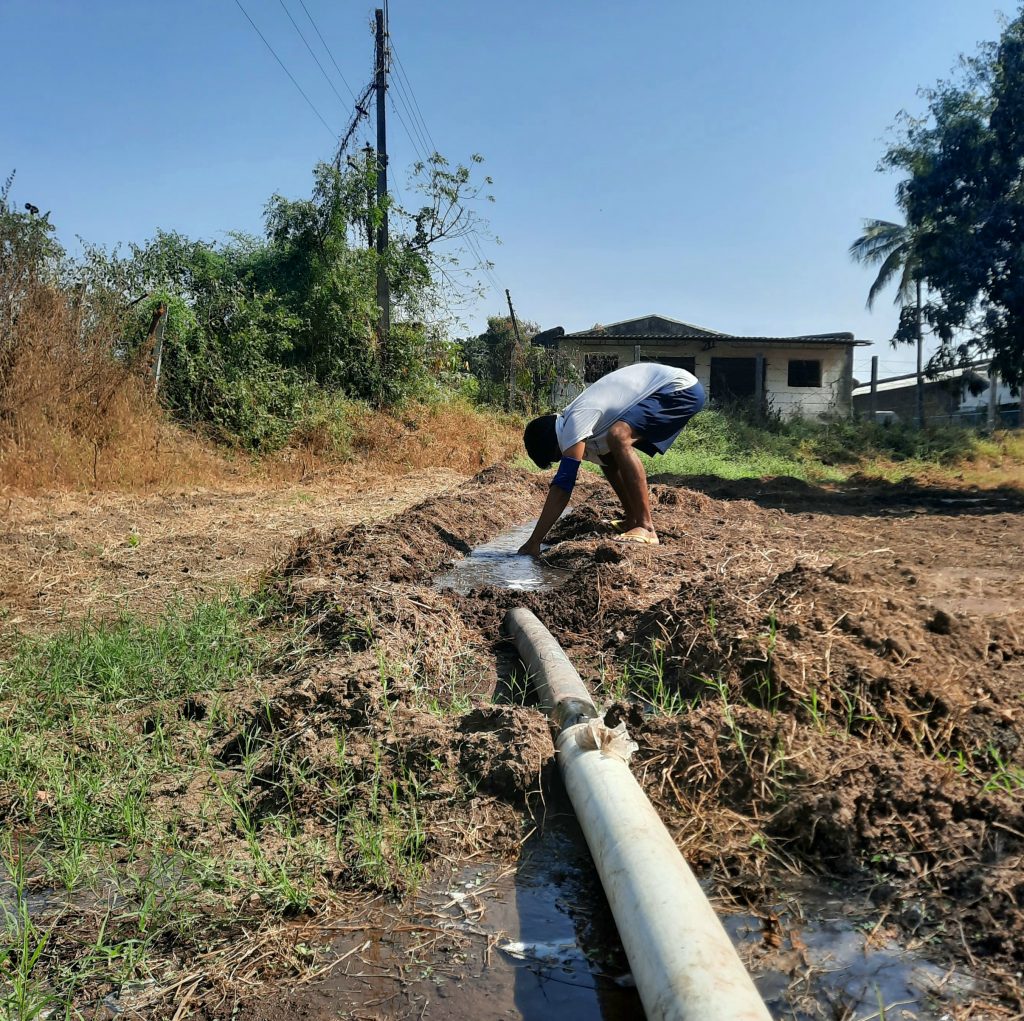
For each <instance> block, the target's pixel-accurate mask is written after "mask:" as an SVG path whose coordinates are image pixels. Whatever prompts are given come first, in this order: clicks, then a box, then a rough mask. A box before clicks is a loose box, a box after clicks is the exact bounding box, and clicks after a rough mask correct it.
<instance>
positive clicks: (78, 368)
mask: <svg viewBox="0 0 1024 1021" xmlns="http://www.w3.org/2000/svg"><path fill="white" fill-rule="evenodd" d="M4 333H5V335H4V336H3V337H2V338H0V353H2V360H0V486H10V487H16V488H18V489H22V490H37V489H45V488H82V487H89V488H140V487H149V486H152V485H154V484H155V483H172V484H173V483H181V482H183V481H190V482H194V481H196V480H197V479H201V478H203V477H209V476H210V475H218V474H222V473H223V471H224V469H225V467H226V465H225V462H224V459H223V458H221V457H218V456H217V455H216V454H215V453H214V452H213V451H212V450H211V449H210V448H209V447H207V446H206V445H205V444H203V443H202V442H200V441H199V440H198V439H196V438H195V437H193V436H191V435H190V434H188V433H187V432H185V431H184V430H182V429H180V428H176V427H174V426H172V425H171V424H170V423H168V422H167V420H166V418H165V416H164V413H163V412H162V410H161V409H160V407H159V405H158V403H157V401H156V399H155V396H154V394H153V391H152V382H151V380H150V377H149V375H148V373H147V372H146V368H147V364H146V359H145V357H144V356H143V357H141V358H138V357H137V358H127V357H125V356H124V353H123V352H120V351H119V350H118V342H119V336H120V333H119V329H118V321H117V318H116V316H115V315H113V314H111V313H107V312H105V311H103V310H102V309H100V308H97V307H95V306H92V305H90V303H89V302H88V301H86V300H84V298H83V297H82V296H80V295H78V294H76V292H74V291H68V290H63V289H60V288H58V287H56V286H54V285H53V284H50V283H47V282H42V281H39V280H35V281H31V282H29V283H28V285H27V286H25V287H24V288H23V289H22V290H21V292H20V294H19V296H18V307H17V314H16V315H15V316H12V317H11V319H10V320H8V325H7V328H6V329H5V331H4Z"/></svg>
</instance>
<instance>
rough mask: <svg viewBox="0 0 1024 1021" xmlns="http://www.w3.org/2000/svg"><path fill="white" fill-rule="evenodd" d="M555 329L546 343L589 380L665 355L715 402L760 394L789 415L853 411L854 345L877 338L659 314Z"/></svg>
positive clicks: (568, 395)
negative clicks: (729, 325) (749, 328)
mask: <svg viewBox="0 0 1024 1021" xmlns="http://www.w3.org/2000/svg"><path fill="white" fill-rule="evenodd" d="M556 333H560V331H548V333H547V334H543V335H541V336H542V337H544V338H545V339H544V340H542V341H541V342H542V343H545V342H547V343H549V344H551V345H552V346H557V347H558V349H559V351H560V352H562V353H563V354H566V355H568V357H569V358H571V359H572V361H573V363H574V364H575V365H576V367H577V369H578V370H579V373H580V376H581V378H582V379H583V384H584V385H586V384H588V383H593V382H594V381H595V380H597V379H600V378H601V376H603V375H605V373H607V372H612V371H613V370H615V369H619V368H622V367H623V366H626V365H632V364H633V363H634V362H649V361H653V362H663V363H664V364H666V365H675V366H678V367H679V368H683V369H688V370H689V371H690V372H692V373H693V374H694V375H695V376H696V377H697V378H698V379H699V380H700V381H701V383H702V384H703V385H704V388H705V390H706V391H707V393H708V398H709V401H710V402H711V403H713V404H715V403H717V404H726V403H729V402H731V401H740V400H750V401H754V402H757V401H758V400H760V401H761V402H762V403H763V406H764V407H766V408H768V409H770V410H773V411H776V412H779V413H780V414H781V415H783V416H784V417H786V418H795V417H803V418H816V417H818V416H829V415H839V416H849V415H850V413H851V398H850V395H851V392H852V390H853V349H854V348H855V347H859V346H861V345H865V344H869V343H870V341H866V340H855V339H854V336H853V334H852V333H822V334H815V335H813V336H804V337H737V336H733V335H731V334H728V333H720V332H718V331H717V330H709V329H706V328H705V327H702V326H694V325H693V324H691V323H684V322H680V321H679V320H678V319H669V318H668V317H667V316H659V315H649V316H642V317H641V318H639V319H627V320H625V321H624V322H621V323H611V324H610V325H608V326H595V327H593V328H591V329H589V330H580V331H579V332H578V333H566V334H564V335H562V336H554V335H555V334H556ZM549 337H550V340H549V339H548V338H549ZM538 339H540V338H538ZM758 377H760V380H759V378H758ZM580 389H581V387H579V386H572V387H570V386H563V387H562V388H561V390H560V393H559V394H558V398H559V400H560V401H561V402H563V403H564V402H565V401H568V400H571V399H572V398H573V397H575V396H576V394H577V393H579V391H580Z"/></svg>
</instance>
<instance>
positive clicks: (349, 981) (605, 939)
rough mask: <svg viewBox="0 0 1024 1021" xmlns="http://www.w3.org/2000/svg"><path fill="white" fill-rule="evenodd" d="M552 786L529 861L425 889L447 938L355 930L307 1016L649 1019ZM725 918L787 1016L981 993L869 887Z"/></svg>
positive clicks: (817, 1016)
mask: <svg viewBox="0 0 1024 1021" xmlns="http://www.w3.org/2000/svg"><path fill="white" fill-rule="evenodd" d="M554 788H555V789H552V790H549V791H548V793H547V805H546V808H544V809H543V813H542V814H543V817H542V820H541V821H539V823H538V829H537V830H536V831H535V832H534V833H533V834H532V835H531V836H530V837H529V839H528V840H527V841H526V842H525V843H524V845H523V850H522V853H521V855H520V857H519V859H518V861H516V862H514V863H498V862H477V863H474V864H472V865H469V866H467V867H464V868H461V869H459V870H457V871H456V872H455V873H454V874H453V875H452V876H451V877H450V879H449V880H448V881H447V882H445V883H443V884H439V885H437V886H433V887H431V888H427V889H425V890H423V891H422V892H421V893H420V895H419V897H418V898H417V902H416V905H415V907H414V908H413V910H412V911H410V912H409V914H408V915H407V916H406V920H408V921H410V922H415V921H419V922H426V923H429V926H430V927H431V932H435V933H442V934H443V935H442V936H433V935H432V936H430V937H429V940H428V941H425V942H423V943H420V944H417V945H412V944H411V943H409V942H403V938H402V937H401V936H400V935H399V934H397V933H396V932H394V930H393V931H392V933H390V934H386V935H383V937H382V938H379V940H378V939H375V940H373V945H372V946H371V942H370V941H365V942H364V940H365V934H362V935H357V936H355V937H348V938H347V939H346V940H345V941H344V942H343V943H341V944H339V946H338V948H337V952H338V953H340V954H345V953H351V947H357V948H358V947H363V948H364V950H363V953H362V958H361V961H360V963H359V964H358V965H354V963H353V962H354V961H355V960H356V958H354V957H352V958H348V959H347V960H345V961H344V964H343V967H340V968H338V969H337V970H336V971H333V972H332V974H331V976H330V978H329V979H327V981H326V982H324V983H323V984H322V985H320V986H319V987H318V988H317V990H316V997H315V1000H313V1001H309V1000H307V1001H305V1002H304V1003H303V1006H304V1007H309V1006H312V1005H313V1004H314V1003H315V1004H316V1005H317V1006H318V1007H319V1008H320V1009H321V1010H322V1011H323V1012H322V1013H320V1012H319V1011H313V1012H312V1013H311V1014H309V1015H306V1014H303V1015H302V1016H309V1017H315V1018H316V1019H317V1021H320V1019H321V1018H327V1017H336V1016H337V1014H336V1013H334V1012H335V1011H337V1010H338V1009H339V1008H341V1007H345V1006H349V1005H351V1004H352V1003H359V1002H362V1003H372V1004H374V1005H376V1006H377V1008H378V1009H383V1010H384V1013H382V1014H380V1015H372V1016H387V1017H417V1018H435V1019H440V1018H449V1019H453V1021H476V1019H478V1018H508V1019H515V1018H518V1019H522V1021H548V1019H551V1018H557V1019H558V1021H625V1019H630V1021H641V1019H642V1018H643V1017H644V1012H643V1007H642V1005H641V1003H640V998H639V995H638V993H637V991H636V989H635V987H634V986H633V981H632V977H631V975H630V971H629V962H628V960H627V959H626V956H625V953H624V951H623V950H622V945H621V943H620V941H619V938H618V934H617V931H616V929H615V923H614V920H613V919H612V917H611V911H610V909H609V908H608V904H607V901H606V900H605V897H604V893H603V891H602V889H601V885H600V881H599V879H598V876H597V873H596V871H595V870H594V866H593V863H592V861H591V859H590V855H589V852H588V850H587V846H586V842H585V840H584V838H583V835H582V833H581V832H580V829H579V826H578V824H577V822H576V819H575V816H574V815H573V814H572V809H571V806H570V805H569V803H568V799H567V797H566V795H565V793H564V790H561V789H560V787H559V785H557V784H556V785H554ZM722 920H723V923H724V925H725V927H726V930H727V931H728V932H729V935H730V936H731V937H732V939H733V942H734V943H735V944H736V946H737V949H738V950H739V952H740V955H741V957H742V958H743V960H744V962H745V963H746V964H747V966H748V967H749V969H750V971H751V974H752V975H753V977H754V980H755V982H756V984H757V987H758V989H759V991H760V992H761V995H762V996H763V997H764V999H765V1002H766V1004H767V1005H768V1008H769V1011H770V1013H771V1015H772V1017H774V1018H777V1019H779V1021H783V1019H784V1021H826V1019H827V1021H834V1019H835V1018H839V1017H842V1018H857V1019H864V1021H867V1019H872V1018H873V1019H879V1018H887V1019H891V1021H911V1019H913V1021H944V1019H947V1018H949V1017H950V1016H951V1013H950V1005H951V1004H953V1003H956V1002H958V1001H961V1000H963V999H964V998H965V997H966V996H967V994H968V993H969V992H970V990H971V986H972V983H971V981H970V979H968V978H967V977H965V976H963V975H960V974H957V973H955V972H953V971H952V970H950V969H949V968H948V967H941V966H939V965H937V964H934V963H932V962H930V961H927V960H925V959H924V958H922V957H920V956H917V955H915V954H912V953H909V952H908V951H907V950H906V949H905V948H903V947H901V946H900V945H899V944H897V943H896V942H894V941H892V940H891V939H888V938H886V937H885V936H884V930H883V929H876V926H875V925H874V922H875V921H877V914H876V915H875V918H872V916H871V910H870V906H868V907H867V911H866V912H865V907H864V902H863V899H862V898H858V897H856V896H853V895H851V894H849V893H848V892H843V891H839V890H836V891H835V892H830V891H829V890H828V889H825V888H823V887H822V886H821V885H818V884H816V883H814V882H812V881H811V880H805V881H800V882H797V881H791V882H790V883H789V884H788V885H786V887H785V890H784V893H783V900H782V901H780V902H779V903H776V904H772V905H768V904H766V905H765V907H764V910H763V912H762V914H759V915H756V914H733V915H724V916H723V918H722ZM449 939H450V940H451V943H450V945H448V946H445V945H444V944H445V943H446V942H447V941H448V940H449ZM410 962H412V967H410ZM398 983H401V985H400V986H399V985H398ZM288 1016H292V1015H291V1014H289V1015H288ZM296 1016H297V1015H296ZM342 1016H346V1017H347V1016H349V1015H347V1014H343V1015H342ZM356 1016H359V1015H356Z"/></svg>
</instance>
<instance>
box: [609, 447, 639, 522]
mask: <svg viewBox="0 0 1024 1021" xmlns="http://www.w3.org/2000/svg"><path fill="white" fill-rule="evenodd" d="M601 471H602V472H604V477H605V478H606V479H607V480H608V483H609V484H610V485H611V487H612V489H614V490H615V495H616V496H617V497H618V498H619V503H621V504H622V513H623V514H624V515H625V517H623V519H622V526H623V527H622V531H627V530H628V529H630V528H632V527H633V526H634V525H635V524H636V522H635V521H634V520H633V515H632V512H631V511H630V509H629V500H628V498H627V496H626V491H625V489H624V488H623V486H622V476H620V475H619V467H618V465H617V464H616V463H615V462H614V461H611V462H610V463H609V464H603V465H601Z"/></svg>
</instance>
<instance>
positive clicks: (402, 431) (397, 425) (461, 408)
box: [350, 402, 522, 474]
mask: <svg viewBox="0 0 1024 1021" xmlns="http://www.w3.org/2000/svg"><path fill="white" fill-rule="evenodd" d="M351 428H352V437H351V441H350V442H351V449H352V452H353V454H354V455H355V456H356V457H358V458H360V459H365V460H367V461H369V462H371V463H373V464H375V465H379V466H380V467H382V468H391V469H392V470H394V469H410V468H428V467H434V466H443V467H445V468H450V469H452V470H453V471H460V472H466V474H471V473H473V472H477V471H479V470H480V469H481V468H482V467H484V466H485V465H488V464H494V463H495V462H498V461H505V460H508V459H509V458H512V457H514V456H515V455H516V454H519V453H521V451H522V423H521V422H520V421H519V420H518V419H516V418H515V417H513V416H506V415H495V414H493V413H488V412H483V411H479V410H478V409H476V408H474V407H473V406H472V405H469V404H465V403H459V402H453V403H450V404H431V405H410V406H408V407H406V408H405V409H403V410H402V411H398V412H384V411H369V410H368V411H367V412H366V413H365V414H360V415H359V416H358V417H357V418H356V419H355V420H354V421H352V424H351Z"/></svg>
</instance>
